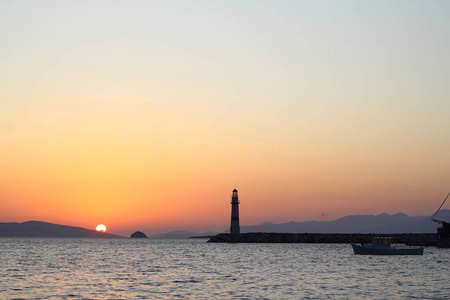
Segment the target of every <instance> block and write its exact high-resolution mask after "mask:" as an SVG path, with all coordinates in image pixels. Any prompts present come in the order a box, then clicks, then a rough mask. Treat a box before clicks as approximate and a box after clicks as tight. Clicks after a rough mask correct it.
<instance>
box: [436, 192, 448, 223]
mask: <svg viewBox="0 0 450 300" xmlns="http://www.w3.org/2000/svg"><path fill="white" fill-rule="evenodd" d="M448 196H450V192H449V193H448V195H447V197H445V199H444V202H442V204H441V206H439V208H438V210H437V211H436V212H435V213H434V215H433V216H432V217H431V220H433V221H435V222H436V221H438V222H440V221H439V220H435V219H434V216H435V215H436V214H437V213H438V212H439V211H440V210H441V207H442V205H444V203H445V201H447V198H448Z"/></svg>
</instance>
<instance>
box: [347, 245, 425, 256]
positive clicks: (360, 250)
mask: <svg viewBox="0 0 450 300" xmlns="http://www.w3.org/2000/svg"><path fill="white" fill-rule="evenodd" d="M352 248H353V251H354V252H355V254H366V255H423V248H378V247H372V246H361V245H357V244H352Z"/></svg>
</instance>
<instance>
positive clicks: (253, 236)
mask: <svg viewBox="0 0 450 300" xmlns="http://www.w3.org/2000/svg"><path fill="white" fill-rule="evenodd" d="M375 236H386V237H392V238H393V241H392V242H393V243H397V244H406V245H427V246H435V245H436V241H437V234H436V233H398V234H392V233H389V234H374V233H274V232H250V233H242V234H229V233H221V234H218V235H216V236H215V237H213V238H211V239H210V240H208V242H209V243H326V244H348V243H371V242H372V238H373V237H375Z"/></svg>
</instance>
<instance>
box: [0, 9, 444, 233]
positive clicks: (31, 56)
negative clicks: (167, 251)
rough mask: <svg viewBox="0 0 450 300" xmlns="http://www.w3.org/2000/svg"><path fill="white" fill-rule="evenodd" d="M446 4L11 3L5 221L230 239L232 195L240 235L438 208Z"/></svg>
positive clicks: (1, 65)
mask: <svg viewBox="0 0 450 300" xmlns="http://www.w3.org/2000/svg"><path fill="white" fill-rule="evenodd" d="M449 12H450V1H425V0H424V1H379V0H377V1H359V0H358V1H356V0H355V1H111V0H108V1H67V0H58V1H56V0H55V1H31V0H30V1H20V0H14V1H13V0H0V203H1V205H0V206H1V209H0V222H23V221H28V220H40V221H47V222H52V223H59V224H65V225H73V226H81V227H86V228H90V229H94V228H95V227H96V225H97V224H100V223H103V224H105V225H106V226H107V227H108V232H110V233H117V234H123V235H129V234H131V233H132V232H134V231H136V230H142V231H144V232H146V233H147V235H149V234H150V235H151V234H154V233H158V232H165V231H169V230H175V229H184V230H194V231H207V230H212V231H222V230H225V229H226V228H228V227H229V222H230V212H231V205H230V203H229V202H230V200H231V191H232V190H233V189H234V188H235V187H236V188H237V189H238V190H239V196H240V201H241V204H240V213H241V215H240V216H241V225H255V224H259V223H262V222H266V221H270V222H274V223H280V222H288V221H307V220H333V219H337V218H339V217H342V216H345V215H349V214H380V213H383V212H387V213H390V214H393V213H397V212H400V211H401V212H404V213H407V214H409V215H431V214H432V213H434V212H435V210H436V209H437V208H438V206H439V205H440V204H441V202H442V200H443V198H444V197H445V196H446V195H447V193H448V192H449V189H450V185H449V183H450V84H449V79H450V77H449V76H450V75H449V74H450V55H449V53H450V18H449V17H448V16H449ZM446 206H448V205H446ZM447 208H450V207H447Z"/></svg>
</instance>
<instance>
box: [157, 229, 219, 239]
mask: <svg viewBox="0 0 450 300" xmlns="http://www.w3.org/2000/svg"><path fill="white" fill-rule="evenodd" d="M214 235H216V233H214V232H203V233H198V232H192V231H183V230H175V231H170V232H167V233H161V234H155V235H152V236H150V238H151V239H185V238H189V237H197V236H214Z"/></svg>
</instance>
